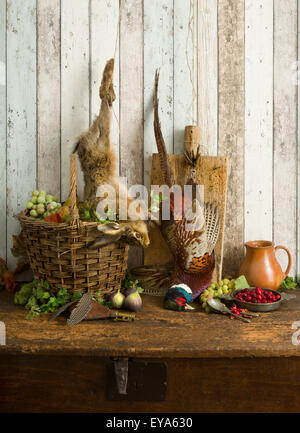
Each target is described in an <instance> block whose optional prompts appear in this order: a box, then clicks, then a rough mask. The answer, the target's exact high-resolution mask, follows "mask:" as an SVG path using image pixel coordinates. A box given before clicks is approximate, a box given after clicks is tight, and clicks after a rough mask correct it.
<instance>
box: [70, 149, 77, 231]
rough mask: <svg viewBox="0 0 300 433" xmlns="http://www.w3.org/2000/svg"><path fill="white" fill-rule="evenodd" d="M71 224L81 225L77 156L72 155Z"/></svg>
mask: <svg viewBox="0 0 300 433" xmlns="http://www.w3.org/2000/svg"><path fill="white" fill-rule="evenodd" d="M70 223H71V224H78V223H79V213H78V209H77V182H76V155H74V154H72V155H70Z"/></svg>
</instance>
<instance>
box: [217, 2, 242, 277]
mask: <svg viewBox="0 0 300 433" xmlns="http://www.w3.org/2000/svg"><path fill="white" fill-rule="evenodd" d="M218 32H219V105H218V107H219V123H218V131H219V147H218V151H219V155H224V156H227V157H228V159H229V165H230V171H229V177H228V187H227V203H228V205H227V209H226V222H225V224H226V228H225V240H224V261H223V271H224V273H225V274H230V275H232V274H233V275H234V274H235V273H236V272H237V271H238V268H239V266H240V264H241V261H242V257H243V254H244V251H243V241H244V167H243V165H244V164H243V160H244V0H237V1H235V2H232V1H230V0H219V10H218ZM233 59H234V61H233Z"/></svg>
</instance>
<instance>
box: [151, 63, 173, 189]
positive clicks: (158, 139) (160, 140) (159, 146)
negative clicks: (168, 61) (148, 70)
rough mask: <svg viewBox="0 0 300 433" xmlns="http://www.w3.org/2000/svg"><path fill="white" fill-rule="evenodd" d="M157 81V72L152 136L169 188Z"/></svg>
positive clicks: (171, 176) (169, 182) (169, 178)
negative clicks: (153, 135) (159, 113)
mask: <svg viewBox="0 0 300 433" xmlns="http://www.w3.org/2000/svg"><path fill="white" fill-rule="evenodd" d="M158 81H159V72H158V71H156V73H155V90H154V122H153V124H154V134H155V140H156V145H157V150H158V154H159V160H160V167H161V170H162V173H163V177H164V183H165V184H166V185H168V186H169V187H171V186H172V185H173V175H172V171H171V167H170V163H169V159H168V152H167V149H166V145H165V141H164V138H163V135H162V132H161V127H160V121H159V115H158V98H157V93H158Z"/></svg>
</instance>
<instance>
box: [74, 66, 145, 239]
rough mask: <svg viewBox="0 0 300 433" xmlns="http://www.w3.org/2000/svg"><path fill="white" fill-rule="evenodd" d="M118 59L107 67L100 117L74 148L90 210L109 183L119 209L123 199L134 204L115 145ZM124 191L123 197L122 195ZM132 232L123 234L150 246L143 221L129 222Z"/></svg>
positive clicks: (100, 92)
mask: <svg viewBox="0 0 300 433" xmlns="http://www.w3.org/2000/svg"><path fill="white" fill-rule="evenodd" d="M113 71H114V59H110V60H109V61H108V62H107V63H106V66H105V69H104V72H103V76H102V82H101V86H100V91H99V95H100V99H101V107H100V112H99V115H98V117H97V118H96V119H95V120H94V122H93V124H92V126H91V127H90V128H89V130H88V131H87V132H85V133H84V134H82V135H81V137H80V138H79V141H78V143H77V145H76V147H75V149H74V153H75V152H77V153H78V156H79V160H80V165H81V169H82V171H83V175H84V184H85V185H84V201H85V202H86V203H88V204H89V207H93V208H96V206H97V204H98V203H99V201H100V200H101V198H97V197H96V194H97V190H98V187H99V186H100V185H104V184H109V185H111V186H113V187H114V190H115V195H116V197H115V198H116V209H118V208H119V201H120V199H121V197H122V199H123V200H126V206H127V208H128V205H129V204H130V203H131V202H132V201H133V199H132V198H130V197H129V196H128V192H127V189H126V188H125V190H124V186H123V185H122V184H121V187H120V178H119V176H118V175H117V173H116V157H115V153H114V151H113V149H112V146H111V140H110V128H111V127H110V125H111V107H112V103H113V101H114V100H115V99H116V96H115V92H114V89H113ZM119 188H122V195H120V194H119ZM122 224H127V227H130V228H131V230H127V231H122V233H123V235H125V234H126V233H129V232H132V233H130V235H128V238H131V239H132V238H133V239H134V241H136V243H138V244H139V245H142V246H147V245H148V244H149V236H148V229H147V225H146V224H145V222H144V221H143V220H142V219H139V220H137V221H127V222H124V223H122Z"/></svg>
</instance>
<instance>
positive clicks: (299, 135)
mask: <svg viewBox="0 0 300 433" xmlns="http://www.w3.org/2000/svg"><path fill="white" fill-rule="evenodd" d="M299 23H300V0H298V53H297V54H298V58H297V60H298V61H297V67H296V72H297V76H296V82H297V86H298V87H297V90H298V91H297V96H298V97H297V119H298V121H297V139H298V140H297V141H298V146H297V167H298V170H297V178H298V183H297V194H298V197H297V257H296V260H297V281H298V283H300V116H299V112H300V111H299V108H300V91H299V85H300V63H299V62H300V25H299Z"/></svg>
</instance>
